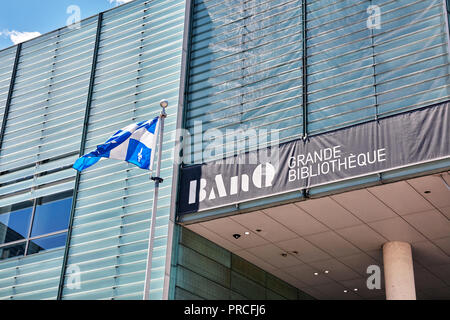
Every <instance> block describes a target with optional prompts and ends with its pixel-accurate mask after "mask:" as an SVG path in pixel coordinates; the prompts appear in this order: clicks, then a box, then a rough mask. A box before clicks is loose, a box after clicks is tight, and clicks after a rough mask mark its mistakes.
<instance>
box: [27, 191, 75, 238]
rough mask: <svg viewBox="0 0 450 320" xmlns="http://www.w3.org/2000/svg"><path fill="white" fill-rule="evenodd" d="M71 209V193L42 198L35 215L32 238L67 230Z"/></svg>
mask: <svg viewBox="0 0 450 320" xmlns="http://www.w3.org/2000/svg"><path fill="white" fill-rule="evenodd" d="M71 207H72V193H71V192H70V193H62V194H59V195H53V196H50V197H44V198H41V199H40V200H39V203H38V205H37V206H36V212H35V213H34V221H33V229H32V231H31V236H32V237H36V236H40V235H43V234H48V233H52V232H56V231H61V230H65V229H67V227H68V224H69V215H70V209H71Z"/></svg>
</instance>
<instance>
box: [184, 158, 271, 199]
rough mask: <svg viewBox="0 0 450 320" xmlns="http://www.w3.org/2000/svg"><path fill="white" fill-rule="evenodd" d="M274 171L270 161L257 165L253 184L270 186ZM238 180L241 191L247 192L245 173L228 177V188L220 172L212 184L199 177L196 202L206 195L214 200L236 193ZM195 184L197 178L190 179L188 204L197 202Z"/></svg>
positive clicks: (259, 187)
mask: <svg viewBox="0 0 450 320" xmlns="http://www.w3.org/2000/svg"><path fill="white" fill-rule="evenodd" d="M275 171H276V170H275V167H274V166H273V165H272V164H270V163H265V164H260V165H258V166H257V167H256V168H255V170H254V171H253V175H252V182H253V186H254V187H256V188H258V189H262V188H267V187H271V186H272V182H273V179H274V178H275ZM239 178H240V179H239ZM239 180H240V181H241V186H240V187H241V188H240V189H241V191H243V192H248V191H249V187H250V185H249V182H250V178H249V176H248V175H246V174H242V175H240V176H234V177H230V179H229V186H230V187H229V188H228V189H227V188H226V187H225V182H224V177H223V176H222V174H218V175H216V176H215V177H214V183H213V184H212V185H210V184H208V181H207V180H206V179H200V188H199V192H198V202H203V201H205V199H206V197H207V196H208V199H209V200H214V199H216V198H217V197H219V198H224V197H227V196H229V195H236V194H238V191H239ZM197 185H198V181H197V180H192V181H191V182H190V184H189V204H194V203H196V202H197ZM216 191H217V193H216Z"/></svg>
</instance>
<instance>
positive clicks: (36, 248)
mask: <svg viewBox="0 0 450 320" xmlns="http://www.w3.org/2000/svg"><path fill="white" fill-rule="evenodd" d="M66 238H67V232H65V233H63V234H58V235H54V236H50V237H46V238H39V239H35V240H31V241H30V243H29V245H28V251H27V254H33V253H38V252H41V251H45V250H49V249H54V248H59V247H64V245H65V244H66Z"/></svg>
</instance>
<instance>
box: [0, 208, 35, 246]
mask: <svg viewBox="0 0 450 320" xmlns="http://www.w3.org/2000/svg"><path fill="white" fill-rule="evenodd" d="M32 212H33V202H31V201H28V202H24V203H20V204H15V205H12V206H8V207H3V208H0V244H3V243H9V242H14V241H17V240H22V239H25V238H27V236H28V229H29V227H30V219H31V214H32Z"/></svg>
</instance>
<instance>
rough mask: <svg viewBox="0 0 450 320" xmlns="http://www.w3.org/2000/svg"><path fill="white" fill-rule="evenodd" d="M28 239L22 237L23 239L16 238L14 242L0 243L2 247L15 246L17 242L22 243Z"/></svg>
mask: <svg viewBox="0 0 450 320" xmlns="http://www.w3.org/2000/svg"><path fill="white" fill-rule="evenodd" d="M26 241H27V239H22V240H16V241H12V242H7V243H2V244H0V249H1V248H5V247H10V246H14V245H16V244H20V243H23V242H26Z"/></svg>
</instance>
